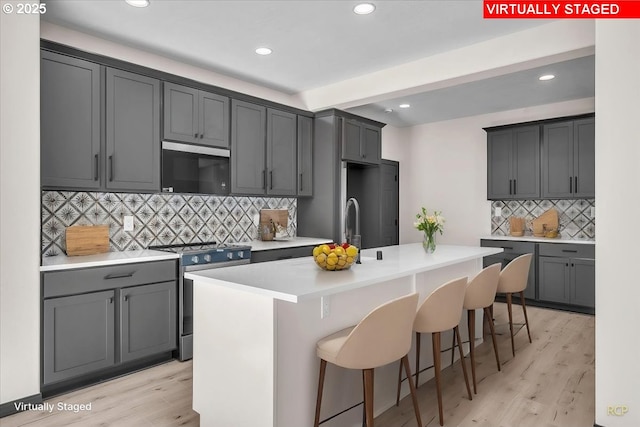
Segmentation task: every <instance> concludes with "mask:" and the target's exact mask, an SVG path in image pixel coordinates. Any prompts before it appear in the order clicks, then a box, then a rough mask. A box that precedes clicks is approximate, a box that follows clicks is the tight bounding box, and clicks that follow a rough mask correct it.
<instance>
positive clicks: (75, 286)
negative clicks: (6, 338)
mask: <svg viewBox="0 0 640 427" xmlns="http://www.w3.org/2000/svg"><path fill="white" fill-rule="evenodd" d="M176 279H177V267H176V262H175V261H173V260H170V261H157V262H148V263H133V264H121V265H114V266H109V267H95V268H84V269H82V268H81V269H74V270H60V271H56V272H46V273H43V275H42V286H43V289H42V294H43V297H44V301H43V316H42V325H43V326H42V333H43V344H44V345H43V384H44V386H45V387H48V386H53V387H56V386H58V385H59V384H58V383H60V382H64V381H66V380H74V381H76V380H78V379H83V377H84V378H92V375H93V376H95V375H96V373H99V375H100V376H103V375H107V373H108V372H109V369H110V368H114V369H116V370H122V369H125V370H126V366H127V365H124V364H125V363H127V362H132V361H135V360H140V359H143V358H144V357H147V356H154V355H157V354H161V353H163V352H167V353H168V352H170V351H171V350H173V349H175V348H176V347H177V334H176V325H177V314H176V313H177V298H176V292H177V280H176ZM123 367H124V368H123ZM119 373H122V371H119Z"/></svg>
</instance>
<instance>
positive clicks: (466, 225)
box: [383, 98, 594, 245]
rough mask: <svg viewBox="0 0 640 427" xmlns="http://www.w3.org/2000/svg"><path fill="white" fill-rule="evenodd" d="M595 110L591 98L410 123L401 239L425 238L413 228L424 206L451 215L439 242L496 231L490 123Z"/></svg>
mask: <svg viewBox="0 0 640 427" xmlns="http://www.w3.org/2000/svg"><path fill="white" fill-rule="evenodd" d="M593 111H594V99H593V98H587V99H581V100H575V101H568V102H561V103H557V104H549V105H541V106H537V107H531V108H523V109H517V110H511V111H505V112H501V113H492V114H484V115H479V116H473V117H466V118H462V119H457V120H448V121H444V122H438V123H429V124H425V125H420V126H414V127H412V128H409V129H408V132H409V135H408V138H409V141H408V142H409V144H408V145H409V150H408V155H406V161H405V164H404V165H403V167H405V168H407V169H408V170H409V173H410V178H409V179H410V180H411V184H410V186H409V191H408V192H406V193H404V194H402V195H401V199H400V204H401V208H400V211H401V212H404V213H405V214H404V215H402V214H401V217H400V243H409V242H419V241H421V240H422V233H421V232H419V231H417V230H416V229H415V228H414V227H413V221H414V219H415V214H416V213H418V212H419V210H420V207H422V206H424V207H426V208H427V209H428V210H429V211H433V210H438V211H442V214H443V215H444V216H445V218H446V224H445V227H444V234H443V235H442V236H440V235H438V236H437V237H436V242H437V243H449V244H464V245H479V244H480V241H479V239H480V237H482V236H484V235H489V234H491V221H490V218H491V216H490V210H491V203H490V202H489V201H487V136H486V132H485V131H484V130H483V128H484V127H490V126H498V125H504V124H511V123H520V122H526V121H531V120H541V119H547V118H553V117H561V116H570V115H575V114H582V113H591V112H593ZM384 137H385V134H384V133H383V138H384ZM385 144H386V142H385V141H384V140H383V147H384V145H385Z"/></svg>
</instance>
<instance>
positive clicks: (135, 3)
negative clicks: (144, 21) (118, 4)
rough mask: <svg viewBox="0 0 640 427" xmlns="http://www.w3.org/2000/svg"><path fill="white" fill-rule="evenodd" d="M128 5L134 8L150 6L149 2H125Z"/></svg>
mask: <svg viewBox="0 0 640 427" xmlns="http://www.w3.org/2000/svg"><path fill="white" fill-rule="evenodd" d="M124 1H126V2H127V4H128V5H130V6H133V7H147V6H149V0H124Z"/></svg>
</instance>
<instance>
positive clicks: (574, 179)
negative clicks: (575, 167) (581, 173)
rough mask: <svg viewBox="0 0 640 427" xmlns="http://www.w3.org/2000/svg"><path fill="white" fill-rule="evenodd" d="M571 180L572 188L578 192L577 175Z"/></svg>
mask: <svg viewBox="0 0 640 427" xmlns="http://www.w3.org/2000/svg"><path fill="white" fill-rule="evenodd" d="M573 182H574V184H573V189H574V191H575V192H576V193H577V192H578V176H577V175H576V176H574V177H573Z"/></svg>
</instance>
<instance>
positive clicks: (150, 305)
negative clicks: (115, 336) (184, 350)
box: [120, 281, 177, 362]
mask: <svg viewBox="0 0 640 427" xmlns="http://www.w3.org/2000/svg"><path fill="white" fill-rule="evenodd" d="M121 300H122V301H121V303H120V325H121V326H120V327H121V330H122V337H121V341H122V344H121V347H120V351H121V355H120V359H121V360H122V361H123V362H128V361H130V360H134V359H138V358H140V357H144V356H150V355H153V354H156V353H161V352H163V351H168V350H172V349H174V348H176V322H175V319H176V305H177V303H176V282H175V281H170V282H163V283H154V284H151V285H142V286H134V287H130V288H123V289H122V291H121Z"/></svg>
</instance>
